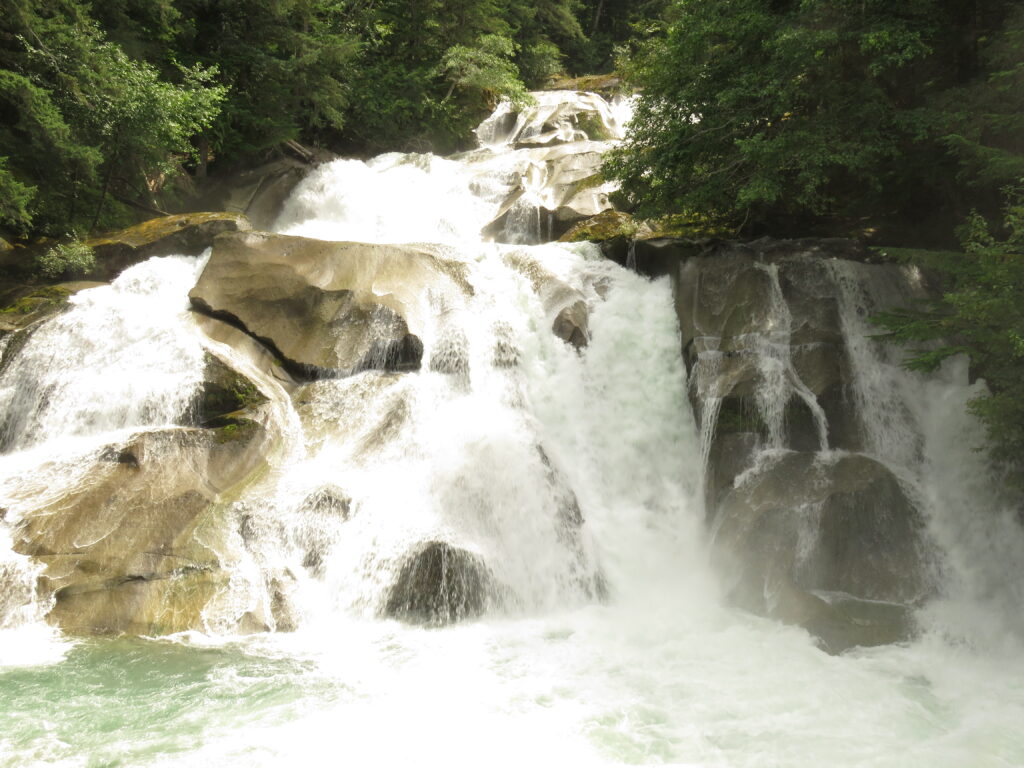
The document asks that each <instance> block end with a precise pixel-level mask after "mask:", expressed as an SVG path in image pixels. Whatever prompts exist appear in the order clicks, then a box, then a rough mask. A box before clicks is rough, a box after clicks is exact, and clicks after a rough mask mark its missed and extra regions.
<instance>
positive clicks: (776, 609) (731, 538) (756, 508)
mask: <svg viewBox="0 0 1024 768" xmlns="http://www.w3.org/2000/svg"><path fill="white" fill-rule="evenodd" d="M714 530H715V532H714V549H715V553H716V559H717V560H718V562H719V563H720V565H721V567H722V569H723V570H724V571H726V572H727V573H728V575H729V576H731V578H732V580H733V583H734V587H733V590H732V593H731V594H732V598H733V599H734V600H735V601H736V602H737V603H738V604H739V605H741V606H742V607H744V608H747V609H748V610H751V611H753V612H755V613H760V614H762V615H767V616H771V617H773V618H778V619H782V620H784V621H788V622H790V623H796V624H800V625H801V626H805V627H806V628H808V629H810V630H811V631H816V629H815V627H816V626H817V623H819V622H822V621H825V619H823V618H822V617H823V616H830V617H831V618H829V619H828V621H827V622H825V623H826V624H827V625H828V626H829V627H831V628H830V629H829V630H828V631H829V632H831V633H833V635H834V636H833V637H831V638H830V639H829V640H828V642H829V645H830V647H839V646H842V645H843V642H841V639H842V638H841V637H840V635H841V633H839V632H838V629H836V627H838V626H845V625H846V624H849V623H850V622H853V624H856V623H857V621H860V619H857V618H856V617H857V616H858V615H860V613H862V612H863V611H860V609H859V608H858V606H859V605H860V604H859V603H857V602H856V601H875V602H879V601H880V602H885V603H892V604H899V605H901V606H907V605H910V604H915V603H917V602H919V601H921V600H923V599H924V598H925V597H927V596H928V595H929V594H930V592H931V585H930V579H929V569H930V567H931V566H930V564H929V562H928V561H927V558H926V556H925V554H924V552H925V550H924V525H923V521H922V520H921V517H920V514H919V513H918V512H917V510H916V509H915V507H914V506H913V504H912V503H911V502H910V500H909V499H908V498H907V496H906V494H905V493H904V491H903V489H902V487H901V486H900V484H899V482H898V481H897V480H896V478H895V477H894V476H893V475H892V473H891V472H889V470H887V469H886V468H885V467H884V466H883V465H881V464H879V463H878V462H876V461H874V460H873V459H869V458H867V457H866V456H860V455H842V456H839V457H835V458H832V459H831V460H822V459H820V458H817V457H815V455H813V454H808V453H783V454H781V455H776V456H774V457H768V458H767V459H765V460H763V462H762V464H761V465H760V466H757V467H755V468H754V469H752V470H750V472H749V474H748V475H746V476H744V477H742V478H740V481H739V483H738V485H737V487H735V488H734V489H733V490H732V491H730V492H729V493H728V495H727V496H726V497H725V499H724V501H723V502H722V504H721V507H720V510H719V512H718V516H717V518H716V522H715V526H714ZM819 592H821V593H842V594H843V595H845V597H844V598H843V600H844V601H846V602H842V601H840V603H842V605H845V606H847V609H848V610H845V613H846V614H848V616H847V619H844V620H843V621H840V620H839V618H837V617H836V616H834V615H833V614H834V613H835V610H827V609H826V608H823V607H821V606H820V605H819V603H820V602H822V598H821V597H820V596H817V597H815V595H817V594H818V593H819ZM812 593H813V594H812ZM807 595H811V597H813V598H814V599H813V600H812V599H810V598H808V597H807ZM849 601H854V602H852V603H851V602H849ZM825 602H826V603H828V604H830V605H831V603H829V601H825ZM833 602H835V601H833ZM832 607H833V608H835V609H836V610H839V606H838V604H837V605H833V606H832ZM861 608H863V606H861ZM812 609H813V610H812ZM865 610H866V609H865ZM893 610H894V611H895V610H896V609H893ZM858 611H860V613H858ZM840 612H841V613H842V611H840ZM889 613H890V614H891V613H892V611H890V612H889ZM887 615H889V614H887ZM851 616H852V617H853V618H850V617H851ZM889 618H892V617H891V615H889ZM879 621H880V622H881V623H883V624H885V625H886V626H890V624H891V622H889V621H888V619H886V621H885V622H882V621H881V619H879ZM837 622H838V623H837ZM844 622H845V623H844ZM879 631H880V632H881V631H882V630H879ZM837 633H838V634H837ZM883 634H884V632H883ZM864 642H865V641H864V640H863V639H859V640H857V641H856V644H863V643H864Z"/></svg>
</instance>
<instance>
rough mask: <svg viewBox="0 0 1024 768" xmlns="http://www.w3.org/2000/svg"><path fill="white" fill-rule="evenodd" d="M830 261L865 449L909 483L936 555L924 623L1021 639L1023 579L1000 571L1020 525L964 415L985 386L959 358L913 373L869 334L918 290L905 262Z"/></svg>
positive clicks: (998, 639) (1015, 553)
mask: <svg viewBox="0 0 1024 768" xmlns="http://www.w3.org/2000/svg"><path fill="white" fill-rule="evenodd" d="M829 266H830V269H831V272H832V275H833V279H834V280H835V284H836V288H837V296H838V297H839V301H840V308H841V317H842V320H843V325H844V330H845V332H846V338H847V345H848V349H849V352H850V356H851V361H852V371H853V383H854V392H855V393H856V400H857V412H858V414H859V416H860V418H861V420H862V423H863V425H864V432H865V434H866V435H867V436H868V438H869V444H868V446H867V449H868V451H869V452H870V453H872V454H873V455H875V456H877V457H878V458H879V459H881V460H882V461H884V462H885V463H886V464H888V465H889V466H892V467H893V468H895V469H896V470H897V471H898V472H899V474H900V475H901V477H903V478H904V479H905V480H906V482H908V483H909V484H911V485H912V486H913V488H914V491H915V493H916V495H917V497H918V498H919V499H920V501H921V503H922V506H923V507H924V508H925V510H926V511H927V513H928V524H929V531H930V533H931V535H932V537H933V538H934V539H935V541H936V542H937V543H938V545H939V549H940V552H941V553H942V558H943V559H942V566H943V567H944V568H945V572H944V574H943V576H944V578H943V594H942V598H941V599H939V600H936V601H934V602H933V603H932V604H931V605H930V606H929V607H928V609H927V610H926V611H925V613H924V614H923V615H922V617H921V620H922V621H924V622H926V624H927V626H928V627H929V628H931V629H933V630H935V631H938V632H941V633H945V634H949V635H952V636H955V637H958V638H960V639H962V640H967V641H970V642H981V643H983V645H985V646H991V645H992V644H993V643H994V644H996V645H1001V644H1003V643H1007V642H1009V643H1011V644H1016V643H1018V642H1019V641H1020V640H1021V639H1022V638H1024V623H1022V622H1021V619H1020V611H1019V610H1018V608H1019V606H1020V605H1022V604H1024V582H1022V580H1021V579H1014V578H1007V575H1008V574H1007V571H1008V569H1009V568H1012V567H1013V566H1012V563H1014V562H1015V561H1019V558H1020V556H1021V554H1022V553H1024V529H1022V527H1021V525H1020V522H1019V516H1018V515H1019V512H1018V510H1015V509H1013V508H1012V507H1011V506H1010V505H1009V504H1008V503H1007V501H1006V499H1005V498H1003V494H1002V493H1001V490H1000V489H1001V487H1002V482H1001V480H1000V478H999V477H998V476H997V475H996V474H995V473H994V472H993V470H992V469H991V468H990V467H988V466H986V463H985V461H984V453H983V452H982V451H981V449H982V448H983V446H984V434H983V431H982V430H981V429H980V426H979V425H978V423H977V422H975V421H974V419H973V418H971V417H970V416H969V415H968V413H967V407H966V406H967V403H968V401H969V400H970V399H971V398H973V397H976V396H979V395H981V394H983V393H984V392H985V389H984V383H983V382H976V383H974V384H970V383H968V371H967V361H966V360H963V359H953V360H949V361H947V362H946V363H945V364H944V365H943V367H942V368H941V370H940V371H938V372H937V374H936V375H933V376H923V375H920V374H915V373H913V372H911V371H908V370H906V369H905V368H904V367H903V366H902V365H901V362H902V360H903V359H904V356H905V355H906V352H905V351H904V350H901V349H899V348H895V347H892V346H888V345H884V344H881V343H879V342H878V341H877V340H876V339H874V338H872V337H873V336H877V334H878V332H879V331H878V328H877V326H873V325H871V324H870V322H869V321H868V318H869V317H870V316H871V314H873V313H874V312H877V311H878V309H880V308H882V307H892V306H905V305H907V303H908V302H909V301H911V300H913V299H914V298H916V297H920V296H921V295H922V294H921V291H922V289H921V285H920V283H921V275H920V273H919V272H918V271H917V270H916V269H915V268H911V267H907V268H904V269H903V279H902V281H894V280H891V279H878V276H877V275H875V274H872V273H871V271H870V270H869V269H866V268H865V267H864V266H863V265H859V264H856V263H853V262H839V261H834V262H831V263H830V265H829Z"/></svg>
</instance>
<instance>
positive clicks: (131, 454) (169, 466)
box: [14, 421, 268, 635]
mask: <svg viewBox="0 0 1024 768" xmlns="http://www.w3.org/2000/svg"><path fill="white" fill-rule="evenodd" d="M267 443H268V436H267V433H266V432H265V430H264V429H263V428H262V426H260V425H258V424H256V423H255V422H252V421H246V422H239V423H235V424H232V425H230V426H227V427H224V428H221V429H218V430H202V429H190V428H178V429H166V430H161V431H153V432H143V433H139V434H137V435H135V436H134V437H132V438H131V439H129V440H128V442H127V443H125V444H123V445H118V446H110V447H108V448H107V449H105V450H103V451H101V452H100V453H99V454H98V456H97V460H96V463H95V465H94V466H93V467H92V469H91V470H90V471H89V472H88V473H86V475H85V476H84V477H83V478H82V480H81V481H80V482H78V483H77V484H75V485H73V486H72V487H70V488H67V489H64V490H63V491H60V492H58V493H57V494H56V498H50V499H48V500H47V502H46V503H45V504H44V505H42V506H41V507H38V508H34V509H27V510H24V511H23V512H22V514H21V515H20V517H19V522H18V524H17V527H16V529H15V531H14V534H15V535H14V538H15V542H16V543H15V551H17V552H19V553H21V554H25V555H29V556H30V557H32V558H33V559H34V560H35V561H37V562H39V563H42V564H43V565H45V570H44V572H43V575H42V577H41V582H40V583H41V587H42V588H43V589H44V590H45V591H48V592H52V593H53V595H54V604H53V608H52V610H51V611H50V614H49V620H50V621H51V622H52V623H54V624H56V625H57V626H59V627H60V628H61V629H63V630H65V631H67V632H74V633H85V634H108V633H129V634H145V635H160V634H167V633H172V632H180V631H183V630H189V629H203V626H204V625H203V617H202V611H203V608H204V607H205V606H206V603H207V602H208V601H209V600H210V598H211V597H212V596H213V595H214V594H215V593H216V592H217V590H218V589H219V588H220V587H221V586H222V585H223V584H224V583H226V581H227V578H228V577H227V575H226V573H225V571H224V570H222V567H221V559H222V557H223V556H224V553H225V551H226V550H227V543H226V536H227V531H226V529H225V528H224V527H223V526H222V525H221V523H222V517H223V516H222V515H221V514H219V513H218V511H217V510H218V505H219V504H220V501H221V499H223V498H225V497H226V496H228V495H230V494H232V493H236V492H237V490H238V489H239V488H240V487H241V486H243V485H244V484H246V483H247V482H249V481H251V479H252V478H253V477H255V476H257V475H258V474H259V473H260V472H261V471H262V469H263V468H264V467H265V466H266V464H265V460H264V456H265V455H266V450H267Z"/></svg>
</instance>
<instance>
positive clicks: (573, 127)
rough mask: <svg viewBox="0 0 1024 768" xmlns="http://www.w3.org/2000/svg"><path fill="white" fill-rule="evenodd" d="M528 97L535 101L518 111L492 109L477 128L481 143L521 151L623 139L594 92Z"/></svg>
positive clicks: (608, 107)
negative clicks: (489, 115)
mask: <svg viewBox="0 0 1024 768" xmlns="http://www.w3.org/2000/svg"><path fill="white" fill-rule="evenodd" d="M531 95H532V96H533V99H534V102H533V103H532V104H529V105H526V106H523V107H521V108H520V109H518V111H517V110H516V109H515V108H514V107H512V105H511V104H508V103H506V104H505V105H504V108H503V109H498V110H495V112H494V114H493V115H492V116H491V117H490V118H488V119H487V120H485V121H484V122H483V123H481V124H480V127H479V128H477V129H476V133H477V136H478V138H479V139H480V142H481V143H482V144H484V145H492V146H493V145H496V144H505V145H510V146H512V147H517V148H522V147H549V146H555V145H565V144H569V143H574V142H580V141H587V140H590V141H607V140H610V139H620V138H622V135H623V127H622V126H620V125H618V123H617V122H616V120H615V116H614V114H613V112H612V108H611V105H609V103H608V102H607V101H605V100H604V98H602V97H601V96H599V95H597V94H596V93H587V92H582V91H580V90H578V89H571V90H570V89H566V90H554V91H539V92H535V93H533V94H531Z"/></svg>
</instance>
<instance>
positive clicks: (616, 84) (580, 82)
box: [549, 73, 623, 99]
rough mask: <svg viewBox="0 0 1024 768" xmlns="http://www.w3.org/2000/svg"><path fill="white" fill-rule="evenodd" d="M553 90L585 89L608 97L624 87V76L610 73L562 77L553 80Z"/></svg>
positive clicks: (550, 87) (551, 86)
mask: <svg viewBox="0 0 1024 768" xmlns="http://www.w3.org/2000/svg"><path fill="white" fill-rule="evenodd" d="M549 89H550V90H552V91H585V92H588V93H597V94H600V95H601V96H604V97H605V98H606V99H608V98H611V97H613V96H615V95H616V94H618V93H619V92H620V91H622V89H623V84H622V78H620V77H619V76H618V75H616V74H614V73H612V74H608V75H583V76H582V77H561V78H556V79H555V80H553V81H552V82H551V85H550V86H549Z"/></svg>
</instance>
